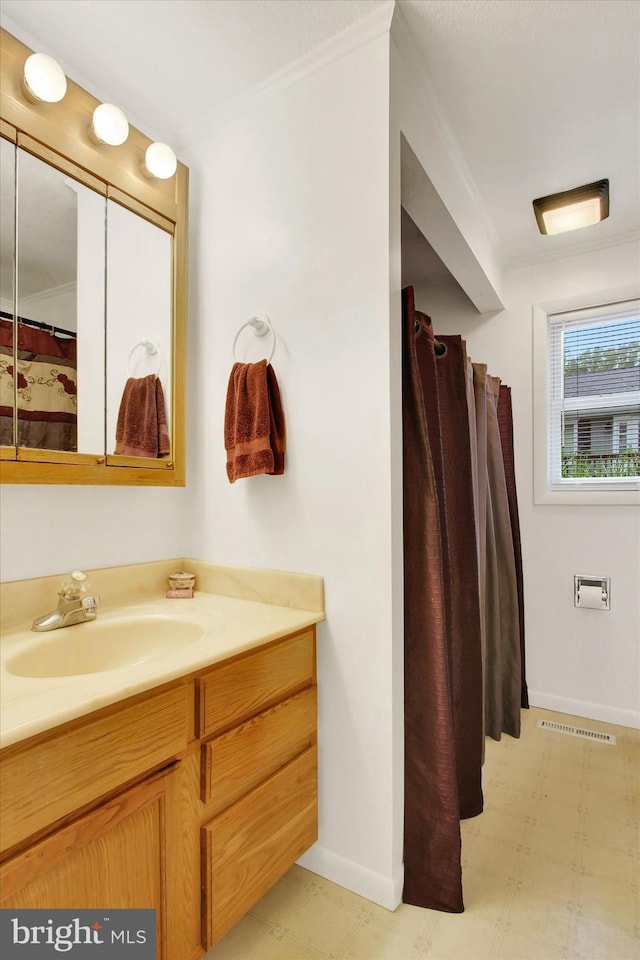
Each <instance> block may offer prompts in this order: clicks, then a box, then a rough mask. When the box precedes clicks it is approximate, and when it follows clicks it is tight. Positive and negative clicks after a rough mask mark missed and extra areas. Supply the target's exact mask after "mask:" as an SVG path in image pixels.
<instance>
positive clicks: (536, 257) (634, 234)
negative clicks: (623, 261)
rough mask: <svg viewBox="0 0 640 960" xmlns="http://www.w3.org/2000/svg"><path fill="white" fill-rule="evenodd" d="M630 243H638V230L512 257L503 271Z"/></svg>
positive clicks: (524, 268)
mask: <svg viewBox="0 0 640 960" xmlns="http://www.w3.org/2000/svg"><path fill="white" fill-rule="evenodd" d="M630 243H640V230H632V231H631V232H630V233H623V234H621V235H619V236H617V237H609V238H608V239H606V240H591V241H588V242H587V243H574V244H572V245H571V246H570V247H563V248H562V249H560V250H553V251H551V250H550V251H548V252H546V251H543V252H541V253H535V254H532V255H531V256H525V257H514V258H513V259H511V260H509V261H508V262H507V263H506V264H505V268H504V269H505V271H507V270H509V271H511V270H526V269H527V267H535V266H537V265H538V264H542V263H552V262H555V261H556V260H568V259H569V258H571V257H580V256H582V255H583V254H587V253H596V252H597V251H598V250H608V249H609V248H611V247H622V246H626V245H627V244H630Z"/></svg>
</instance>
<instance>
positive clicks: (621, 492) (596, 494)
mask: <svg viewBox="0 0 640 960" xmlns="http://www.w3.org/2000/svg"><path fill="white" fill-rule="evenodd" d="M639 298H640V284H638V283H636V284H629V285H626V286H622V287H616V288H610V289H608V290H601V291H598V292H597V294H592V295H587V294H576V295H574V296H570V297H564V298H562V299H558V300H553V301H546V302H544V303H537V304H534V305H533V472H534V476H533V490H534V503H537V504H548V505H549V504H559V505H561V504H576V505H580V506H586V505H593V506H607V505H623V506H630V505H633V504H640V480H638V479H635V478H634V479H622V478H619V477H610V478H597V479H596V478H593V479H585V480H577V481H575V482H571V481H570V480H563V481H561V482H560V481H553V480H552V477H551V467H552V464H551V455H550V447H551V435H552V429H551V418H550V402H549V396H550V394H549V387H550V383H551V372H550V369H549V368H550V346H551V336H550V323H549V319H550V317H552V316H554V315H555V314H560V313H569V312H574V311H575V312H576V313H578V312H581V311H584V312H585V313H586V312H587V311H590V310H593V311H594V312H595V311H598V310H603V312H604V311H606V308H608V307H612V308H614V307H615V305H616V304H618V303H622V302H623V301H628V300H637V299H639ZM576 442H577V436H576Z"/></svg>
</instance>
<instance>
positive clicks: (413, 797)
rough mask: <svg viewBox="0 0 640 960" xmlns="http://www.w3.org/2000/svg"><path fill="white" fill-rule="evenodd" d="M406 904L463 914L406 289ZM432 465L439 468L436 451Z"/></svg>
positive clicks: (429, 476) (436, 564)
mask: <svg viewBox="0 0 640 960" xmlns="http://www.w3.org/2000/svg"><path fill="white" fill-rule="evenodd" d="M403 327H404V336H403V395H402V415H403V416H402V419H403V443H404V568H405V678H404V680H405V806H404V822H405V828H404V835H405V845H404V867H405V879H404V893H403V899H404V901H405V902H406V903H412V904H415V905H417V906H420V907H430V908H432V909H434V910H445V911H448V912H452V913H459V912H461V911H462V910H463V909H464V906H463V902H462V869H461V863H460V851H461V840H460V822H459V804H458V787H457V779H456V769H455V746H454V733H453V718H452V705H451V679H450V668H449V654H448V650H447V639H446V629H447V627H446V619H445V589H444V582H443V560H442V544H441V531H440V527H441V512H440V510H439V504H438V495H437V484H436V476H435V473H434V463H433V457H432V454H431V448H430V444H429V434H428V426H427V408H426V406H425V396H424V391H423V386H422V376H421V373H423V374H424V373H427V374H428V376H429V379H430V381H432V382H435V377H436V374H435V354H434V345H433V331H432V330H431V327H430V326H429V325H428V324H425V323H424V322H423V321H422V320H420V319H418V317H416V314H415V308H414V300H413V290H412V289H409V290H406V291H404V292H403ZM436 459H439V460H440V464H441V462H442V458H441V454H440V455H439V457H438V453H437V452H436Z"/></svg>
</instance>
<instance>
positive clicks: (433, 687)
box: [403, 287, 526, 912]
mask: <svg viewBox="0 0 640 960" xmlns="http://www.w3.org/2000/svg"><path fill="white" fill-rule="evenodd" d="M500 397H501V392H500V381H499V380H498V379H497V378H493V377H490V376H488V374H487V368H486V366H485V365H484V364H473V365H472V364H471V361H470V360H469V358H468V357H467V354H466V348H465V344H464V341H463V340H462V339H461V338H460V337H459V336H442V337H438V338H437V339H436V338H435V335H434V331H433V329H432V326H431V321H430V319H429V317H428V316H426V315H425V314H423V313H421V312H419V311H417V310H416V309H415V301H414V293H413V289H412V288H411V287H409V288H407V289H405V290H404V291H403V442H404V578H405V579H404V583H405V832H404V836H405V848H404V856H405V887H404V893H403V899H404V901H405V902H407V903H412V904H416V905H418V906H423V907H431V908H433V909H439V910H447V911H450V912H459V911H461V910H463V909H464V907H463V901H462V884H461V863H460V852H461V844H460V824H459V819H460V818H464V817H470V816H475V815H477V814H479V813H480V812H481V811H482V805H483V798H482V760H483V755H484V734H485V732H486V733H487V734H489V735H490V736H492V737H494V738H495V739H498V740H499V739H500V736H501V734H502V732H503V731H506V732H507V733H509V734H511V735H512V736H518V735H519V732H520V704H521V701H522V705H526V703H525V698H526V685H525V683H524V617H523V605H522V562H521V554H520V535H519V528H518V514H517V501H516V498H515V476H514V472H513V441H512V432H510V430H512V428H511V420H510V417H511V407H510V394H509V395H507V394H506V393H505V394H504V397H503V399H502V404H501V406H500V411H501V428H500V426H499V421H498V401H499V399H500ZM507 399H508V400H509V403H508V404H507ZM503 448H504V451H505V452H504V454H503ZM505 460H506V461H507V466H506V467H505Z"/></svg>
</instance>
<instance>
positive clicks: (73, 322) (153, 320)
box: [0, 31, 188, 485]
mask: <svg viewBox="0 0 640 960" xmlns="http://www.w3.org/2000/svg"><path fill="white" fill-rule="evenodd" d="M2 42H3V50H2V54H3V56H2V64H1V69H2V81H3V83H2V87H3V91H2V93H1V95H0V96H1V106H2V114H3V116H2V126H1V128H0V133H1V135H2V136H1V139H0V150H1V152H0V189H1V193H2V198H1V199H2V202H1V204H0V260H1V266H0V450H1V457H2V463H1V465H0V467H1V472H2V480H3V482H18V483H20V482H35V483H42V482H44V483H83V482H87V483H101V484H110V483H116V484H129V483H130V484H161V485H168V484H182V483H184V419H185V417H184V384H185V372H184V363H185V351H184V340H185V329H184V328H185V305H186V275H185V274H186V199H187V193H186V191H187V178H188V173H187V171H186V168H184V167H183V165H181V164H179V169H178V172H177V174H176V175H175V178H174V179H175V181H176V182H175V184H173V185H170V184H169V185H168V184H166V182H164V183H162V184H161V185H160V186H159V187H158V186H157V185H155V184H153V183H149V182H147V180H146V178H144V177H143V176H142V174H141V173H140V164H139V162H134V161H135V156H134V161H132V159H131V156H130V154H131V153H132V152H133V154H134V155H135V154H136V152H139V151H140V149H141V148H142V147H143V146H144V143H145V140H146V138H142V135H141V134H139V133H138V132H137V131H134V133H135V134H136V135H137V138H138V140H140V138H142V142H141V146H140V147H138V149H137V151H136V144H135V143H134V144H133V145H132V148H131V149H130V150H129V154H127V153H125V154H124V155H123V158H122V163H123V168H122V169H120V168H119V167H118V165H117V163H116V155H117V154H116V153H115V152H114V151H117V149H118V148H113V147H110V148H107V147H104V145H103V146H102V147H100V146H95V145H94V144H93V143H92V142H91V141H89V140H88V139H87V140H86V142H84V141H82V140H81V139H80V140H79V142H76V138H75V137H73V136H65V135H64V131H63V135H62V139H61V138H60V135H59V134H60V124H59V119H60V118H59V117H56V122H55V124H53V123H52V121H51V120H50V119H48V117H47V112H49V113H51V114H52V115H53V110H52V108H55V107H58V108H60V107H61V106H62V105H61V104H36V105H31V104H28V103H27V102H26V101H25V102H22V101H21V100H20V90H19V88H18V86H17V81H15V82H14V84H13V87H12V86H11V84H9V85H8V86H9V90H8V92H7V82H6V74H7V72H8V70H7V57H6V56H5V54H6V51H7V50H9V52H10V53H11V54H12V56H13V61H15V63H16V64H19V63H21V62H22V63H23V62H24V59H23V58H26V56H27V55H28V53H29V51H28V49H27V48H26V47H25V48H23V47H22V44H19V43H18V41H15V39H14V38H12V37H10V36H9V35H8V34H6V32H5V31H2ZM13 61H12V62H13ZM14 65H15V64H14ZM72 86H73V85H72ZM72 92H73V93H74V94H76V97H75V98H74V102H75V99H77V97H78V96H79V97H80V99H81V100H82V99H83V98H89V101H92V98H90V97H89V95H88V94H86V92H85V91H82V90H81V89H80V88H76V89H75V90H73V91H72ZM91 107H92V103H91V102H89V104H88V107H86V106H85V112H86V109H88V108H91ZM7 115H8V119H7ZM16 120H18V121H20V124H21V127H22V128H21V127H19V126H17V125H16V126H14V125H13V122H15V121H16ZM11 121H13V122H11ZM30 124H31V126H32V128H33V129H34V132H35V133H36V134H37V135H38V138H37V139H36V137H35V136H33V137H32V136H31V135H30V133H29V132H25V129H24V128H28V127H29V125H30ZM47 134H48V135H50V136H51V138H52V139H53V141H54V142H53V146H48V145H47V144H46V143H43V140H44V139H45V135H47ZM61 147H62V148H64V150H65V153H66V155H65V154H63V153H62V152H61ZM54 148H55V149H54ZM108 151H112V152H111V153H109V152H108ZM78 159H79V160H81V161H82V163H77V162H76V160H78ZM89 159H91V161H92V164H93V166H94V170H91V169H89V166H90V165H89V163H88V160H89ZM132 163H133V166H132ZM94 171H95V172H94ZM107 174H108V178H107V176H106V175H107ZM123 186H124V187H127V191H125V190H123V189H122V187H123ZM156 191H159V192H157V193H156ZM136 193H137V194H138V196H136ZM140 198H141V199H140ZM151 203H153V206H151V205H150V204H151Z"/></svg>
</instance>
